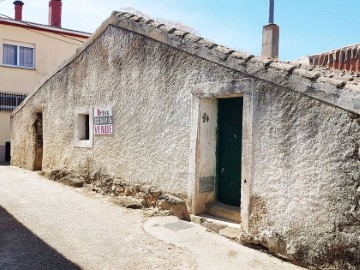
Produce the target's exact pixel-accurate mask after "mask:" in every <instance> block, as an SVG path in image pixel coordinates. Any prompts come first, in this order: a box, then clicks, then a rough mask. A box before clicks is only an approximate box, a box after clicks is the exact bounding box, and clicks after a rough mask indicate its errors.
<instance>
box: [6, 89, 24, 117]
mask: <svg viewBox="0 0 360 270" xmlns="http://www.w3.org/2000/svg"><path fill="white" fill-rule="evenodd" d="M26 96H27V95H26V94H18V93H9V92H0V112H11V111H13V110H14V109H15V108H16V107H17V106H18V105H19V104H20V103H21V102H22V101H23V100H24V99H25V98H26Z"/></svg>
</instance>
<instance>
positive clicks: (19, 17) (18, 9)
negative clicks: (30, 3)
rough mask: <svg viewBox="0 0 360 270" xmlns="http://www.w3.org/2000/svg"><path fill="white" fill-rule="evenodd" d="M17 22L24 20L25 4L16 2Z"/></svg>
mask: <svg viewBox="0 0 360 270" xmlns="http://www.w3.org/2000/svg"><path fill="white" fill-rule="evenodd" d="M14 5H15V20H17V21H21V20H22V7H23V5H24V3H23V2H22V1H15V2H14Z"/></svg>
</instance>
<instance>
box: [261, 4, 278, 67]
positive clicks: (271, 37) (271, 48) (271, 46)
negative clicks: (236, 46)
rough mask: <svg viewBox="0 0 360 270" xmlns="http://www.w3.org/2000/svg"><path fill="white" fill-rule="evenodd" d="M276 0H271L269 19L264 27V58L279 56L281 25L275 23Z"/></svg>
mask: <svg viewBox="0 0 360 270" xmlns="http://www.w3.org/2000/svg"><path fill="white" fill-rule="evenodd" d="M274 6H275V0H269V21H268V25H265V26H264V27H263V39H262V52H261V56H262V58H271V59H276V60H277V59H278V58H279V32H280V29H279V26H278V25H276V24H275V23H274Z"/></svg>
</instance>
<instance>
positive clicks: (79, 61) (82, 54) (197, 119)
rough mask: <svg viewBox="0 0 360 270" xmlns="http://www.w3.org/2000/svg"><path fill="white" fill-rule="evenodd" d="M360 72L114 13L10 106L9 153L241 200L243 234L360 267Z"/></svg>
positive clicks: (209, 199) (190, 199) (300, 257)
mask: <svg viewBox="0 0 360 270" xmlns="http://www.w3.org/2000/svg"><path fill="white" fill-rule="evenodd" d="M358 82H359V79H358V77H357V76H356V74H350V73H349V74H348V73H343V72H340V73H339V72H337V71H330V70H327V69H324V68H321V67H315V66H306V65H298V64H292V63H280V62H276V61H272V60H263V59H261V58H258V57H254V56H253V55H248V54H245V53H241V52H236V51H233V50H231V49H228V48H225V47H223V46H220V45H217V44H215V43H213V42H211V41H208V40H205V39H203V38H201V37H198V36H195V35H193V34H190V33H186V32H183V31H181V30H178V29H174V28H172V27H169V26H166V25H163V24H159V23H156V22H154V21H152V20H148V19H144V18H141V17H138V16H136V15H132V14H129V13H121V12H114V13H113V14H112V15H111V17H110V18H109V19H108V20H106V21H105V22H104V23H103V24H102V26H101V27H100V28H99V29H98V30H97V31H96V33H95V34H94V35H93V36H92V37H91V38H90V40H89V41H88V42H87V43H86V44H85V45H84V46H83V47H82V48H80V49H79V50H78V51H77V53H76V54H75V55H74V56H73V57H71V58H70V59H68V60H67V61H66V62H65V63H63V64H62V65H61V66H60V67H59V68H58V70H57V71H56V72H54V73H52V74H51V75H49V76H48V78H47V79H46V80H45V81H44V83H43V84H42V85H41V86H40V87H39V88H38V89H37V90H36V91H35V92H34V93H32V94H31V95H30V96H29V97H28V98H27V99H26V100H25V101H24V102H23V103H22V104H21V105H20V106H19V108H17V109H16V111H14V112H13V114H12V138H11V140H12V145H13V148H12V158H13V159H12V164H13V165H15V166H19V167H22V168H26V169H42V170H44V171H52V170H55V169H59V168H67V169H74V170H84V169H85V170H88V171H89V173H90V174H94V173H96V172H103V173H106V174H108V175H113V176H116V177H119V178H121V179H125V180H126V181H128V182H130V183H144V184H149V185H156V186H159V187H161V188H162V189H163V190H165V191H166V192H169V193H176V194H182V195H183V196H184V197H186V198H187V205H188V208H189V211H190V212H191V213H193V214H199V213H203V212H205V211H206V207H207V206H208V205H209V204H210V205H211V203H214V202H221V203H223V204H224V209H223V211H224V212H226V211H227V210H226V207H225V206H226V205H231V206H233V207H239V208H237V209H238V212H239V214H240V216H241V229H242V236H243V237H242V238H243V240H244V241H246V242H247V243H254V244H261V245H264V246H266V247H267V248H269V249H270V251H272V252H274V253H276V254H278V255H281V256H284V257H286V258H288V259H289V260H293V261H297V262H300V263H302V264H304V265H314V266H318V267H323V268H324V269H326V268H327V269H359V267H360V238H359V236H360V212H359V208H360V205H359V199H360V189H359V186H360V171H359V168H360V158H359V156H360V155H359V143H360V115H359V113H360V92H359V90H360V86H359V85H358ZM39 141H40V143H39ZM220 212H221V211H220ZM194 244H196V243H194Z"/></svg>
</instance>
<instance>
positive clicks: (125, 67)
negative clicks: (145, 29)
mask: <svg viewBox="0 0 360 270" xmlns="http://www.w3.org/2000/svg"><path fill="white" fill-rule="evenodd" d="M230 78H231V79H232V78H242V75H241V74H237V73H236V72H235V71H232V70H230V69H226V68H222V67H221V66H219V65H217V64H214V63H211V62H208V61H205V60H202V59H200V58H198V57H196V56H193V55H190V54H188V53H185V52H180V51H178V50H175V49H173V48H172V47H170V46H168V45H164V44H161V43H159V42H155V41H153V40H151V39H149V38H146V37H143V36H141V35H138V34H134V33H132V32H129V31H126V30H122V29H119V28H116V27H109V28H108V29H107V30H106V31H105V32H104V33H103V34H102V35H101V36H100V37H99V38H98V39H97V40H95V41H94V42H93V44H91V45H90V46H89V47H88V48H87V49H86V50H85V51H84V52H83V53H82V54H80V55H79V57H77V58H76V59H75V60H74V61H73V62H72V63H71V64H70V65H68V66H66V67H64V68H63V69H61V70H60V71H59V72H58V73H56V74H55V75H54V76H53V77H51V78H50V79H49V80H48V81H47V82H46V83H45V84H44V85H43V86H41V88H40V89H39V90H38V92H37V93H36V94H35V95H34V96H33V97H32V98H30V99H29V100H28V101H27V105H26V106H25V107H23V108H22V109H20V110H19V111H18V112H17V113H15V115H14V116H13V130H16V132H13V138H12V140H13V145H14V147H13V152H12V157H13V159H12V164H14V165H16V166H21V167H24V168H28V169H32V164H33V159H34V157H33V155H34V154H33V147H34V138H33V137H34V136H33V135H32V130H33V128H32V126H31V125H30V123H34V118H33V117H34V115H35V114H36V111H39V110H42V111H43V124H44V151H43V170H45V171H46V170H52V169H54V168H68V169H82V168H86V169H87V170H89V171H90V172H102V173H105V174H109V175H116V176H118V177H121V178H123V179H126V181H128V182H129V183H146V184H156V185H159V186H161V187H162V188H163V189H164V190H165V191H169V192H177V193H183V194H186V191H187V179H188V162H189V161H188V153H189V151H190V150H189V147H190V141H189V140H190V135H189V133H190V125H191V121H190V118H191V88H192V86H193V85H194V84H200V83H205V82H206V83H208V82H212V81H222V80H229V79H230ZM97 106H100V107H101V106H104V107H112V110H113V117H114V135H113V136H104V135H103V136H95V137H94V143H93V144H94V145H93V148H77V147H74V141H73V137H74V119H75V113H74V111H75V109H76V108H79V107H81V108H84V107H97ZM25 119H26V120H25ZM27 123H29V124H27Z"/></svg>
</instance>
